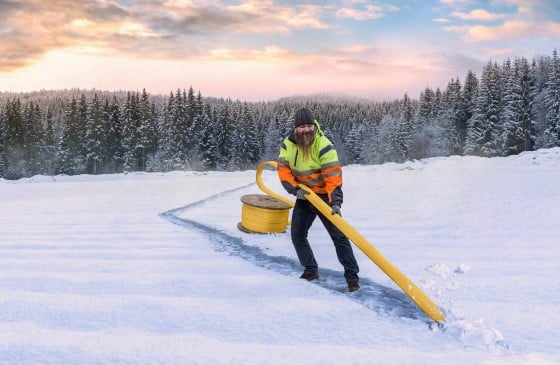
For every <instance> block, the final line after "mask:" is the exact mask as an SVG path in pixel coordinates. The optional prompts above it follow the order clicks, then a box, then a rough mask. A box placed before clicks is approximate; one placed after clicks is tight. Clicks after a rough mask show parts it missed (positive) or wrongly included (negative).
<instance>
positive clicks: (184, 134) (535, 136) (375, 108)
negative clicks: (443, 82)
mask: <svg viewBox="0 0 560 365" xmlns="http://www.w3.org/2000/svg"><path fill="white" fill-rule="evenodd" d="M427 83H429V80H427ZM302 106H306V107H308V108H309V109H310V110H311V111H312V112H313V114H314V116H315V118H316V119H317V120H318V122H319V124H320V125H321V128H322V129H323V131H324V132H325V133H326V135H327V136H328V137H329V138H330V139H331V141H332V142H333V144H334V145H335V147H336V149H337V151H338V155H339V159H340V160H341V162H342V163H343V164H344V165H348V164H380V163H384V162H403V161H406V160H412V159H422V158H426V157H435V156H449V155H476V156H486V157H495V156H508V155H512V154H518V153H521V152H523V151H531V150H536V149H539V148H547V147H554V146H560V58H559V56H558V53H557V51H556V50H554V51H553V52H552V55H544V56H537V57H535V58H533V59H532V60H530V61H529V60H528V59H526V58H524V57H519V58H516V59H514V60H509V59H508V60H506V61H505V62H503V63H500V64H498V63H496V62H494V61H488V63H487V64H486V65H485V66H484V68H483V69H482V73H481V75H480V77H479V76H478V75H476V74H475V73H474V72H473V71H468V72H467V73H466V76H465V77H464V78H463V79H459V77H457V79H452V80H451V81H449V83H448V84H447V86H446V87H445V89H440V88H436V89H432V88H430V87H429V86H428V87H426V89H425V90H424V91H423V92H421V94H420V95H419V96H417V97H414V96H411V95H408V94H407V93H404V95H403V97H402V98H400V99H397V100H385V101H372V100H367V99H362V98H354V97H344V96H328V95H324V96H305V97H297V96H293V97H286V98H282V99H279V100H275V101H262V102H245V101H239V100H231V99H223V98H214V97H205V96H203V95H201V93H200V92H196V91H195V90H194V89H193V87H192V86H191V87H189V88H188V89H181V88H178V89H177V90H175V91H171V92H170V93H169V94H168V95H154V94H150V93H148V91H146V90H142V91H100V90H79V89H71V90H41V91H36V92H28V93H14V92H2V93H0V178H4V179H19V178H22V177H29V176H33V175H38V174H41V175H56V174H68V175H74V174H106V173H118V172H133V171H150V172H153V171H161V172H164V171H171V170H200V171H208V170H222V171H234V170H243V169H254V168H256V166H257V164H258V163H259V162H260V161H267V160H274V159H276V157H277V155H278V151H279V148H280V144H281V142H282V140H283V138H284V137H285V136H286V135H287V134H288V133H289V132H290V131H291V128H292V123H293V115H294V113H295V111H296V110H297V109H298V108H300V107H302Z"/></svg>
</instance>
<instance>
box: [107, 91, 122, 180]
mask: <svg viewBox="0 0 560 365" xmlns="http://www.w3.org/2000/svg"><path fill="white" fill-rule="evenodd" d="M104 110H105V113H104V123H105V127H104V129H105V131H106V133H107V139H106V144H105V148H106V152H105V155H106V156H107V161H106V165H107V172H109V173H115V172H122V171H123V146H122V119H121V110H120V106H119V102H118V101H117V97H116V96H115V95H113V97H112V98H111V102H109V100H108V99H105V106H104Z"/></svg>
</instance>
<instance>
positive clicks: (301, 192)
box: [296, 188, 309, 200]
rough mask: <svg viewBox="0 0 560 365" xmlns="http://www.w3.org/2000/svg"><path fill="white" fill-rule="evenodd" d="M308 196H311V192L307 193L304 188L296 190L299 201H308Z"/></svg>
mask: <svg viewBox="0 0 560 365" xmlns="http://www.w3.org/2000/svg"><path fill="white" fill-rule="evenodd" d="M307 194H309V192H308V191H306V190H303V189H302V188H298V189H297V190H296V198H298V199H301V200H306V199H305V196H306V195H307Z"/></svg>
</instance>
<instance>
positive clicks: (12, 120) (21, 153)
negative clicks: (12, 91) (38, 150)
mask: <svg viewBox="0 0 560 365" xmlns="http://www.w3.org/2000/svg"><path fill="white" fill-rule="evenodd" d="M4 126H5V129H4V132H5V134H4V156H5V168H4V177H5V178H6V179H19V178H21V177H24V176H26V173H27V171H26V163H25V137H24V133H25V130H24V123H23V111H22V106H21V101H20V99H19V98H17V97H16V98H13V99H12V100H9V101H8V102H7V104H6V113H5V124H4Z"/></svg>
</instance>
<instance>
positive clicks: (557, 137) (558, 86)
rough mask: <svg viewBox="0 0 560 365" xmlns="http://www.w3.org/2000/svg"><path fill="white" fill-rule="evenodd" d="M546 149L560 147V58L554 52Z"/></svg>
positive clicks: (547, 101)
mask: <svg viewBox="0 0 560 365" xmlns="http://www.w3.org/2000/svg"><path fill="white" fill-rule="evenodd" d="M545 104H546V108H547V110H546V117H545V120H546V129H545V131H544V134H545V140H546V145H545V147H553V146H560V57H559V56H558V52H557V51H556V50H554V52H553V53H552V62H551V65H550V71H549V76H548V80H547V83H546V93H545Z"/></svg>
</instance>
